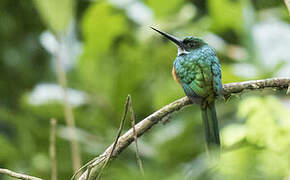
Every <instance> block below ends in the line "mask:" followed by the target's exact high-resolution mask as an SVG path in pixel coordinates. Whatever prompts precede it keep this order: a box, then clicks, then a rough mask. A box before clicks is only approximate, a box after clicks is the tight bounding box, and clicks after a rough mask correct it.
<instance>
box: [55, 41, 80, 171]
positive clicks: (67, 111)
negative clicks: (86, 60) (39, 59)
mask: <svg viewBox="0 0 290 180" xmlns="http://www.w3.org/2000/svg"><path fill="white" fill-rule="evenodd" d="M59 42H60V46H61V47H60V48H59V49H58V52H57V54H56V55H55V56H56V57H55V59H56V75H57V80H58V83H59V85H60V86H61V87H62V89H63V104H64V115H65V121H66V124H67V126H68V127H70V129H71V130H70V133H71V134H70V135H71V140H70V144H71V153H72V154H71V157H72V161H73V170H74V171H77V170H78V169H79V168H80V167H81V157H80V150H79V146H78V143H77V141H76V137H77V135H76V131H75V119H74V115H73V111H72V108H71V105H70V103H69V102H68V94H67V78H66V72H65V69H64V65H63V59H62V56H61V53H62V52H61V51H62V49H63V48H64V47H63V46H64V44H63V43H62V39H61V37H60V40H59Z"/></svg>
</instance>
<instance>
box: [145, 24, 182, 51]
mask: <svg viewBox="0 0 290 180" xmlns="http://www.w3.org/2000/svg"><path fill="white" fill-rule="evenodd" d="M150 28H151V29H153V30H154V31H157V32H158V33H160V34H162V35H163V36H164V37H166V38H167V39H169V40H170V41H172V42H174V43H175V44H176V45H177V46H178V47H179V48H181V49H183V43H182V40H180V39H179V38H177V37H174V36H172V35H171V34H168V33H166V32H163V31H160V30H158V29H155V28H154V27H152V26H151V27H150Z"/></svg>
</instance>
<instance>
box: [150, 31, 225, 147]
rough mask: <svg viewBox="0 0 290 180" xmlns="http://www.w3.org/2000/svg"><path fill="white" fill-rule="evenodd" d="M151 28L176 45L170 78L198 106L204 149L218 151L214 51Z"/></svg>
mask: <svg viewBox="0 0 290 180" xmlns="http://www.w3.org/2000/svg"><path fill="white" fill-rule="evenodd" d="M151 28H152V29H153V30H155V31H157V32H158V33H160V34H162V35H163V36H164V37H166V38H167V39H169V40H170V41H172V42H174V43H175V44H176V45H177V47H178V54H177V57H176V59H175V61H174V63H173V69H172V75H173V77H174V79H175V80H176V81H177V82H178V83H179V84H180V85H181V87H182V88H183V90H184V92H185V94H186V95H187V97H188V98H189V99H190V100H191V101H192V102H193V103H197V104H199V105H200V107H201V110H202V119H203V124H204V128H205V138H206V142H207V148H208V149H213V148H219V147H220V138H219V128H218V120H217V117H216V110H215V99H216V98H217V97H221V96H222V81H221V67H220V64H219V60H218V58H217V55H216V52H215V50H214V48H212V47H210V46H209V45H208V44H207V43H206V42H204V41H203V40H202V39H200V38H197V37H193V36H189V37H185V38H184V39H179V38H177V37H174V36H172V35H170V34H168V33H165V32H162V31H160V30H158V29H155V28H153V27H151Z"/></svg>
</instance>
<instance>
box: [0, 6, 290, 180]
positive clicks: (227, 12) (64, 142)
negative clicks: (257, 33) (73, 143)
mask: <svg viewBox="0 0 290 180" xmlns="http://www.w3.org/2000/svg"><path fill="white" fill-rule="evenodd" d="M112 2H114V3H112ZM122 2H124V3H127V4H125V5H124V4H123V5H120V4H121V1H117V0H114V1H96V2H90V1H73V0H60V1H57V0H34V1H21V2H19V1H16V0H1V1H0V12H1V13H0V14H1V16H0V39H1V41H0V164H1V167H5V168H9V169H12V170H15V171H19V172H25V173H27V174H31V175H35V176H39V177H43V178H44V179H49V177H50V164H49V163H50V162H49V155H48V148H49V130H50V129H49V120H50V118H52V117H54V118H56V119H57V120H58V128H57V142H56V148H57V161H58V173H59V179H69V178H70V177H71V175H72V165H71V155H70V144H69V140H70V139H71V136H69V134H68V133H67V128H66V125H65V120H64V113H63V105H62V103H60V102H59V101H48V102H46V103H43V104H40V105H35V104H31V103H29V96H30V95H31V93H32V92H34V90H35V87H36V85H37V84H40V83H42V84H43V83H56V77H55V67H54V61H52V60H51V59H52V57H51V55H50V54H49V53H47V52H46V50H45V49H44V48H43V47H42V46H41V45H40V42H39V41H40V39H42V38H43V36H41V35H42V33H43V32H45V31H47V30H49V31H52V32H54V33H55V34H57V35H58V37H59V38H63V39H66V38H70V37H71V36H70V35H71V34H73V35H74V36H76V35H78V37H79V38H78V39H79V41H80V43H81V47H80V49H79V50H80V51H81V55H80V57H79V58H78V60H77V62H76V63H72V64H71V66H72V68H67V75H68V87H70V88H75V89H77V90H80V91H83V92H84V93H86V97H85V100H84V101H85V103H84V104H82V105H79V106H76V107H73V111H74V115H75V119H76V125H77V127H78V129H77V134H78V142H79V144H80V147H81V151H82V154H81V155H82V161H83V163H84V162H87V161H88V160H90V159H92V158H93V157H95V156H97V155H98V154H100V153H101V152H102V151H103V150H104V149H105V148H106V147H107V146H108V145H109V144H110V143H112V142H113V139H114V138H115V135H116V133H117V129H118V126H119V123H120V119H121V116H122V113H123V111H124V109H123V108H124V103H125V99H126V96H127V94H131V96H132V100H133V106H134V111H135V113H136V120H137V121H140V120H142V119H143V118H144V117H146V116H147V115H149V114H151V113H152V112H154V111H156V110H157V109H159V108H160V107H162V106H164V105H166V104H168V103H170V102H172V101H174V100H176V99H178V98H180V97H182V96H184V92H183V90H182V88H181V87H180V86H179V85H178V83H177V82H175V81H174V80H173V79H172V76H171V69H172V63H173V60H174V58H175V56H176V47H175V46H174V45H172V44H171V43H170V42H168V41H166V40H164V39H163V38H162V37H161V36H159V35H158V34H155V33H154V32H152V30H151V29H150V28H149V26H150V25H152V24H154V25H155V24H156V26H158V27H159V28H161V29H163V30H165V31H168V32H170V33H173V34H174V35H176V36H180V37H181V36H185V35H196V36H204V38H205V39H206V37H207V35H208V34H210V35H211V37H212V36H214V37H215V38H216V39H220V41H222V43H221V42H220V41H218V40H216V39H215V40H210V38H209V44H212V45H214V44H217V46H216V49H217V50H218V52H217V53H218V56H219V58H220V62H221V65H222V80H223V83H229V82H238V81H242V80H245V79H255V78H260V77H270V76H274V75H275V74H277V73H278V72H279V71H280V69H281V68H283V67H285V66H287V65H289V63H288V61H287V59H285V62H282V63H278V64H276V65H275V66H273V67H270V68H265V66H263V65H262V64H263V63H265V62H263V59H260V56H259V55H258V54H257V53H258V52H257V47H256V45H255V42H254V38H253V34H252V32H253V28H254V26H255V25H257V24H258V23H262V21H261V19H262V18H261V17H264V14H268V16H269V17H275V19H278V20H280V21H281V22H284V23H289V18H288V13H285V7H284V5H283V2H282V1H281V2H278V1H276V0H268V1H267V4H266V5H265V4H264V2H265V1H254V2H252V3H253V4H251V2H250V1H247V0H209V1H201V0H200V1H179V0H173V1H165V0H161V1H159V0H146V1H144V6H147V8H149V9H150V10H151V11H152V12H153V14H154V22H152V24H143V25H141V26H140V25H139V24H136V23H134V21H132V20H131V19H133V18H132V17H131V16H132V12H131V11H130V8H132V7H136V6H135V5H136V4H135V3H136V2H135V1H126V2H125V1H122ZM137 4H138V3H137ZM140 4H142V3H140ZM140 4H139V5H140ZM268 8H275V9H268ZM131 10H132V9H131ZM137 10H138V12H139V13H144V12H143V11H141V10H142V9H141V10H140V9H137ZM192 10H196V11H194V12H193V13H192V12H191V11H192ZM37 11H38V12H37ZM280 11H281V12H280ZM37 13H39V14H40V16H37V15H36V14H37ZM286 14H287V16H286ZM75 15H76V16H75ZM143 15H144V16H145V15H146V14H142V16H143ZM265 17H266V16H265ZM156 20H158V22H156ZM72 22H76V23H75V24H76V32H68V31H67V30H68V29H69V28H68V26H70V25H71V23H72ZM70 33H71V34H70ZM42 40H43V39H42ZM50 40H51V39H50ZM207 40H208V39H207ZM69 42H70V43H71V44H69V45H75V44H74V43H76V42H75V41H69ZM232 43H235V44H232ZM233 47H234V48H233ZM235 47H238V48H237V49H240V50H241V52H240V51H238V52H236V51H235V50H236V49H235ZM68 52H69V53H70V51H68ZM50 53H51V52H50ZM72 53H73V52H72ZM239 53H240V54H242V55H243V53H244V56H242V55H241V56H240V57H239V58H238V59H239V60H236V59H233V57H236V56H239V55H240V54H239ZM52 54H53V53H52ZM64 57H66V56H65V55H64ZM67 57H69V56H67ZM71 61H72V60H71ZM71 61H70V60H68V63H70V62H71ZM240 63H249V64H251V66H252V67H254V68H256V69H258V70H259V73H258V74H255V75H252V76H251V75H250V74H249V75H248V72H242V73H237V72H236V71H239V70H240V69H239V68H237V66H238V65H239V64H240ZM241 74H245V75H248V76H247V77H245V76H241ZM49 93H52V92H50V91H49V90H48V91H47V94H49ZM270 93H271V94H272V95H269V94H270ZM249 94H251V96H248V95H249ZM282 101H283V102H285V103H281V102H282ZM287 103H288V104H289V98H287V97H285V95H284V92H283V93H280V92H278V91H275V92H274V91H273V92H272V91H265V92H262V91H261V92H257V93H255V94H253V93H252V92H248V93H246V94H245V95H242V96H240V95H237V96H233V97H231V98H230V99H229V100H227V101H226V102H225V101H222V102H219V103H217V114H218V119H219V120H220V124H221V126H220V127H221V138H222V147H223V153H222V155H221V159H220V162H219V165H218V166H217V167H215V168H212V164H211V163H210V162H208V161H207V160H206V154H205V153H204V152H205V146H204V137H203V136H204V134H203V127H202V122H201V115H200V113H201V112H200V111H199V108H198V107H197V106H195V105H192V106H189V107H187V108H185V109H183V110H181V111H180V112H178V113H176V114H173V115H172V116H171V117H168V119H167V121H168V123H167V124H166V125H161V124H160V125H156V126H155V127H154V128H152V130H150V131H149V132H148V133H145V134H144V135H143V136H142V137H141V138H140V140H139V146H140V152H141V158H142V161H143V165H144V169H145V178H144V179H152V180H154V179H170V180H177V179H194V180H195V179H198V180H199V179H202V180H204V179H221V180H224V179H238V180H239V179H241V180H244V179H284V178H289V169H290V167H289V164H290V163H289V162H290V152H289V149H290V147H289V146H290V133H289V132H290V121H289V117H290V116H289V111H288V110H287V109H286V106H285V104H287ZM167 121H166V122H167ZM130 127H131V125H130V123H129V119H128V120H127V121H126V126H125V129H126V130H127V129H129V128H130ZM274 163H275V165H273V164H274ZM140 176H141V174H140V173H139V169H138V166H137V162H136V157H135V152H134V146H132V147H131V146H130V147H129V148H127V149H126V150H125V151H124V152H122V154H121V155H120V156H119V158H117V159H116V160H114V161H113V163H111V164H110V165H109V166H108V168H107V169H106V170H105V172H104V176H103V178H104V179H112V180H113V179H140ZM0 179H1V180H2V179H4V180H5V179H8V178H6V177H4V176H3V178H2V176H0Z"/></svg>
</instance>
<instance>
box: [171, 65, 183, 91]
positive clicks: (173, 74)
mask: <svg viewBox="0 0 290 180" xmlns="http://www.w3.org/2000/svg"><path fill="white" fill-rule="evenodd" d="M172 76H173V79H174V80H175V81H177V82H178V83H179V84H180V86H181V83H180V81H179V79H178V77H177V75H176V70H175V67H174V66H173V67H172Z"/></svg>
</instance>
